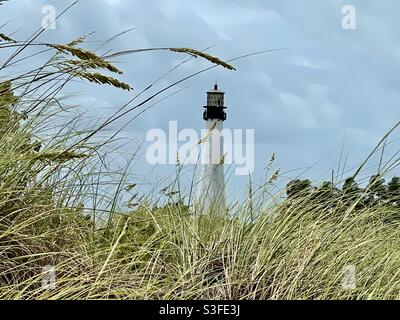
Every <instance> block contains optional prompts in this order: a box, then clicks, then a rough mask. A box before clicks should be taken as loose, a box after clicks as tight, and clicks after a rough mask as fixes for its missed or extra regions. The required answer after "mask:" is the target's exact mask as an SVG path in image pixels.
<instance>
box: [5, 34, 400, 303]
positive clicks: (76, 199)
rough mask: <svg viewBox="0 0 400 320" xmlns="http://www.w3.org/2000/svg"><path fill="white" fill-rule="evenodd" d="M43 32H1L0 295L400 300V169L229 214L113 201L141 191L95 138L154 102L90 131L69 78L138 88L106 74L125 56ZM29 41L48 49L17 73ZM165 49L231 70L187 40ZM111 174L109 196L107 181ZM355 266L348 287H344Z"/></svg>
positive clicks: (296, 189)
mask: <svg viewBox="0 0 400 320" xmlns="http://www.w3.org/2000/svg"><path fill="white" fill-rule="evenodd" d="M40 32H41V31H39V32H38V33H35V34H34V35H33V36H32V38H31V39H30V40H28V41H17V40H13V39H11V37H10V36H6V35H1V36H0V38H1V39H2V41H1V42H0V52H2V51H4V50H9V49H10V48H11V49H13V50H15V51H13V53H12V54H11V55H10V56H9V57H8V58H7V59H5V60H4V61H3V62H2V64H1V66H0V72H1V81H0V82H1V84H0V93H1V94H0V150H1V153H0V298H1V299H398V298H400V297H399V294H400V275H399V273H400V271H399V268H398V266H399V265H400V249H399V239H400V238H399V230H400V229H399V225H398V224H399V221H400V220H399V219H398V213H399V208H398V200H397V199H398V196H399V184H400V181H399V178H393V179H392V180H391V181H390V183H389V184H388V185H385V184H384V183H383V180H382V179H383V175H382V174H380V175H377V176H374V177H373V178H371V181H370V183H369V184H368V186H367V187H365V188H359V187H358V186H357V184H356V183H355V177H353V178H350V179H347V180H346V181H345V182H344V184H343V186H342V187H341V188H339V187H338V186H335V185H333V184H332V183H330V182H326V183H323V184H322V185H321V186H320V187H318V188H314V187H312V185H311V183H310V182H309V181H307V180H303V181H301V180H297V181H293V182H292V183H290V184H289V185H288V187H287V196H288V197H287V199H286V200H285V201H283V202H281V203H278V204H275V205H273V206H271V205H270V206H268V205H267V203H263V206H258V207H255V206H253V205H252V206H245V205H243V206H242V207H239V208H237V209H235V211H234V212H232V213H231V216H230V217H217V216H213V215H210V216H199V217H194V216H191V215H190V213H189V210H188V207H187V206H185V205H184V204H183V203H182V202H181V201H171V203H170V204H165V206H163V207H161V208H157V207H156V206H154V205H153V204H151V203H149V202H148V201H144V200H138V201H137V203H136V207H135V208H136V209H134V210H133V209H132V210H133V211H131V212H123V211H121V210H119V206H118V199H120V197H121V194H122V193H128V194H129V193H130V192H131V191H132V189H134V188H135V186H134V185H132V184H131V183H129V181H125V179H124V178H125V174H124V173H123V174H122V177H119V176H118V173H114V172H112V171H110V170H109V168H108V165H107V161H106V154H107V151H108V149H107V148H108V147H109V142H110V141H111V140H110V139H108V138H107V139H106V141H105V142H98V140H95V141H94V140H93V138H94V137H96V136H97V135H99V133H101V132H103V130H104V129H105V128H106V127H107V126H108V125H109V124H110V123H112V122H113V121H115V120H116V119H118V118H120V117H121V116H123V115H125V114H126V113H127V112H129V110H132V109H134V108H139V107H141V106H142V105H144V104H145V103H146V102H148V101H149V99H145V100H143V101H142V102H139V103H137V104H136V105H135V106H130V105H129V104H127V105H126V106H123V107H122V108H121V109H120V110H118V111H117V112H116V113H115V114H113V115H112V116H111V117H109V118H108V119H107V120H106V121H105V122H103V123H101V124H100V125H98V126H96V127H94V128H93V129H91V130H88V129H86V130H82V129H81V127H80V122H79V121H80V119H81V118H79V117H75V116H73V113H72V111H73V108H72V107H68V106H66V105H64V104H63V103H62V100H61V99H60V94H61V92H62V89H63V88H64V87H65V85H66V84H68V83H69V82H70V81H72V80H73V79H81V80H84V81H90V82H95V83H99V84H102V85H104V84H107V85H111V86H114V87H116V88H119V89H123V90H131V89H132V88H131V86H130V85H129V84H126V83H124V82H122V81H120V80H117V79H116V78H114V77H111V76H109V75H108V74H109V73H111V74H116V75H120V74H121V71H120V70H119V69H118V68H116V67H115V66H114V65H113V64H112V63H111V62H110V60H109V58H112V57H113V56H117V54H115V55H111V56H109V57H108V58H107V57H104V56H100V55H98V54H96V53H95V52H92V51H87V50H84V49H82V48H80V47H79V46H80V45H81V44H83V43H84V40H85V38H84V37H83V38H79V39H76V40H74V41H72V42H71V43H69V44H64V45H58V44H48V43H39V42H36V39H37V37H38V35H39V34H40ZM33 44H34V47H35V48H37V49H38V50H44V52H45V53H49V52H51V56H50V58H49V59H47V60H46V61H45V62H44V63H43V64H42V65H41V66H40V67H38V68H35V69H33V70H30V71H28V72H27V71H26V70H24V71H22V72H20V73H19V74H17V75H15V72H9V70H11V68H12V67H13V66H15V64H16V63H18V62H19V61H22V60H23V59H24V60H26V59H29V58H30V57H31V56H32V53H27V54H25V55H24V52H26V50H27V49H29V48H31V47H32V46H33ZM149 50H150V49H149ZM151 50H152V49H151ZM159 50H166V48H159ZM168 50H170V51H174V52H175V53H187V54H190V55H192V56H195V57H200V58H205V59H207V60H209V61H211V62H212V63H216V64H217V65H221V66H223V67H227V68H228V69H232V68H233V67H231V66H230V65H229V64H227V63H226V62H222V61H221V60H220V59H218V58H215V57H211V56H209V55H207V54H204V53H200V52H198V51H196V50H193V49H183V48H175V49H174V48H170V49H168ZM139 51H143V49H141V50H136V51H134V52H139ZM131 53H132V51H131ZM228 66H229V67H228ZM14 71H15V70H14ZM101 72H105V74H104V73H101ZM7 74H8V76H7ZM11 74H12V75H11ZM154 96H155V95H153V96H152V97H154ZM60 114H62V115H64V116H65V118H64V119H63V121H62V124H61V125H58V124H57V122H56V121H54V120H55V119H58V118H59V117H60ZM66 120H68V121H66ZM109 175H111V176H114V183H116V185H117V187H116V188H114V191H115V193H114V194H113V195H112V196H110V194H109V192H108V191H109V190H104V189H103V187H104V186H103V185H101V184H100V182H99V181H102V178H104V176H109ZM275 179H276V177H274V180H275ZM108 184H111V183H108ZM266 189H267V186H265V188H262V190H263V194H262V196H260V197H261V198H262V199H264V198H263V197H264V196H265V195H267V194H268V192H267V191H268V190H266ZM250 196H251V198H252V201H253V202H254V203H255V202H256V199H255V198H254V197H253V195H252V194H251V195H250ZM250 196H249V197H250ZM171 197H173V195H171ZM131 199H136V195H135V194H133V195H132V197H131ZM171 199H172V198H171ZM273 200H274V199H272V198H271V199H270V201H271V202H272V201H273ZM104 203H105V205H104ZM250 207H251V210H250ZM253 211H256V215H254V212H253ZM104 217H106V218H107V219H104ZM48 266H52V267H53V268H54V270H55V271H56V273H55V274H56V279H55V280H56V283H55V286H54V287H51V288H49V287H46V286H43V278H44V274H43V270H46V268H47V267H48ZM348 266H354V268H355V275H354V279H355V285H354V286H353V285H349V286H348V285H344V284H343V270H347V269H346V268H347V267H348Z"/></svg>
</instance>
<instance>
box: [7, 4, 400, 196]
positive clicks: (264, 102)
mask: <svg viewBox="0 0 400 320" xmlns="http://www.w3.org/2000/svg"><path fill="white" fill-rule="evenodd" d="M71 3H72V1H67V0H57V1H51V0H11V1H10V2H9V3H7V4H6V5H4V6H2V7H1V8H0V13H1V20H2V21H3V22H5V21H8V23H7V24H6V25H5V26H4V27H3V28H2V32H4V33H8V34H9V33H13V37H14V38H17V39H18V40H20V39H24V38H26V37H27V36H28V35H30V34H31V33H32V31H33V30H35V29H36V28H38V27H40V25H41V21H42V19H43V17H44V13H43V12H42V9H43V7H44V6H46V5H51V6H54V8H55V9H56V11H57V13H60V12H61V11H62V10H63V9H64V8H65V7H67V6H68V5H69V4H71ZM346 5H352V6H353V7H354V9H355V18H356V20H355V26H354V27H355V28H351V29H346V28H343V24H342V22H343V18H344V17H345V15H346V14H345V13H343V12H342V9H343V7H344V6H346ZM399 14H400V3H399V2H398V1H395V0H386V1H378V0H370V1H361V0H359V1H356V0H354V1H347V0H346V1H342V0H325V1H320V0H301V1H288V0H276V1H275V0H269V1H264V0H247V1H243V0H242V1H237V0H229V1H228V0H226V1H225V0H218V1H215V0H213V1H211V0H202V1H191V0H188V1H182V0H163V1H161V0H154V1H144V0H141V1H139V0H129V1H128V0H82V1H80V3H78V4H77V5H76V6H74V7H73V8H72V9H71V10H70V11H69V12H68V13H66V14H65V15H64V16H63V17H62V18H61V19H60V20H58V21H57V24H56V27H55V29H50V30H47V31H46V32H45V33H44V34H43V35H42V38H41V40H43V41H48V42H57V43H67V42H69V41H71V40H72V39H74V38H77V37H79V36H81V35H84V34H88V33H90V32H92V31H95V34H93V35H91V36H90V38H88V43H87V44H86V48H89V49H93V48H95V47H96V46H98V45H99V42H90V41H100V42H101V41H103V40H106V39H108V38H110V37H112V36H114V35H116V34H118V33H120V32H122V31H124V30H128V29H130V28H134V29H133V30H131V31H130V32H128V33H126V34H123V35H121V36H119V37H118V38H116V39H114V40H113V41H112V42H110V43H108V44H106V45H105V46H104V47H102V48H101V50H102V52H106V51H107V50H112V51H113V52H117V51H123V50H130V49H137V48H153V47H190V48H195V49H198V50H205V49H206V48H208V49H207V53H209V54H212V55H215V56H218V57H219V58H221V59H223V60H229V59H232V58H235V57H238V56H241V55H245V54H249V53H254V52H259V51H263V50H271V49H282V50H279V51H274V52H268V53H263V54H259V55H255V56H251V57H247V58H244V59H240V60H237V61H234V62H232V64H233V65H234V66H235V68H236V69H237V70H236V71H229V70H226V69H224V68H222V67H217V68H214V69H212V70H210V71H207V72H204V73H202V74H200V75H198V76H196V77H193V78H190V79H189V80H187V81H185V82H183V83H181V84H179V85H178V86H176V87H174V88H173V89H172V90H170V91H167V92H166V93H165V94H164V95H161V96H160V98H163V97H166V99H164V100H162V101H161V102H159V103H157V104H156V105H154V106H153V107H151V108H150V109H149V110H147V111H146V112H144V113H143V114H142V115H140V116H139V117H138V118H137V119H135V120H134V121H132V122H131V123H129V124H128V125H127V126H126V128H125V129H124V130H123V132H122V133H121V136H122V137H124V138H127V139H133V140H135V141H136V144H140V145H142V147H141V149H140V150H137V149H136V146H135V144H134V143H132V144H126V145H124V147H123V148H126V152H127V153H128V152H132V153H137V155H138V156H139V160H138V161H137V163H135V165H134V166H133V168H132V170H133V174H135V175H137V176H138V179H139V180H141V182H142V183H143V184H147V186H151V185H153V186H154V185H155V181H161V182H163V181H162V180H165V177H167V176H168V177H171V176H173V175H174V172H175V167H174V166H173V165H158V166H156V167H153V166H151V165H149V164H148V163H146V161H145V157H144V154H145V150H146V143H144V144H142V142H143V141H144V139H145V136H146V133H147V132H148V131H149V130H151V129H154V128H161V129H166V128H168V122H169V121H171V120H176V121H177V123H178V128H179V129H184V128H193V129H196V130H200V129H201V128H202V127H203V120H202V112H203V110H202V109H203V108H202V106H203V105H205V99H206V91H208V90H209V89H211V88H212V86H213V84H214V82H215V81H218V84H219V86H220V88H221V90H223V91H224V92H226V97H225V100H226V102H225V104H226V106H227V113H228V119H227V121H226V122H225V124H224V125H225V127H227V128H231V129H243V130H245V129H254V132H255V159H254V160H255V170H254V172H253V177H252V179H253V181H259V182H260V183H261V182H262V181H263V179H264V178H265V174H266V172H265V171H266V170H265V167H266V166H267V163H268V160H269V158H270V157H271V155H272V154H273V153H275V154H276V159H275V162H274V164H273V169H274V170H276V169H278V168H279V169H280V170H281V173H282V177H281V178H282V181H287V180H288V179H292V178H296V177H298V176H303V177H307V178H310V179H311V180H313V181H316V182H318V181H322V180H323V179H330V175H331V170H335V172H337V171H338V170H337V169H338V165H339V161H340V158H341V155H342V165H343V162H344V161H343V158H345V159H346V163H345V166H346V169H349V170H350V169H351V168H354V167H355V166H356V165H357V164H360V163H361V162H362V161H363V160H364V159H365V158H366V157H367V156H368V154H369V152H370V151H371V150H372V149H373V148H374V146H375V145H376V143H377V142H378V141H379V140H380V139H381V137H382V136H383V135H384V134H385V133H386V132H387V131H388V130H389V129H390V128H391V127H392V126H393V125H394V124H395V123H396V122H397V121H398V120H399V115H400V109H399V107H400V90H399V89H400V82H399V81H397V78H398V77H399V74H400V34H399V33H400V28H398V22H397V21H398V16H399ZM38 59H40V58H39V57H38ZM185 59H187V56H184V55H182V54H178V53H172V52H144V53H139V54H134V55H129V56H121V57H119V58H117V59H115V60H114V62H115V63H116V65H118V67H119V68H120V69H122V70H124V75H123V76H122V78H121V79H122V80H124V81H126V82H129V83H130V84H131V85H132V86H133V88H134V89H135V90H134V92H131V93H127V92H121V91H119V90H116V89H114V88H104V87H99V86H93V85H87V84H84V85H83V84H81V85H79V86H78V85H76V84H75V85H72V87H71V88H69V90H70V92H75V93H77V92H79V95H80V96H81V97H84V100H85V101H86V102H87V103H88V105H90V106H91V108H92V109H90V110H91V111H90V112H89V113H90V116H91V117H94V118H96V117H98V118H101V117H103V116H105V115H106V114H107V112H112V111H113V110H115V109H116V108H118V107H119V106H120V105H121V104H123V103H124V102H125V101H127V100H128V99H130V98H131V97H132V96H133V95H135V94H136V93H137V92H139V91H140V90H142V89H143V88H145V87H146V86H147V85H148V84H149V83H151V82H153V81H154V80H156V79H157V78H159V77H160V76H161V75H163V74H164V73H166V72H168V71H169V70H170V69H171V68H173V67H174V66H176V65H177V64H179V63H180V62H182V61H183V60H185ZM208 66H210V63H209V62H207V61H204V60H201V59H191V60H190V61H188V62H187V63H184V64H183V65H181V66H180V67H179V68H178V69H176V70H175V71H174V72H173V73H171V74H169V75H168V76H166V77H165V78H163V79H162V80H160V81H159V82H158V83H157V85H156V86H155V87H154V89H152V90H153V91H151V90H150V91H151V92H152V93H154V92H156V91H157V90H159V89H162V88H163V87H165V86H167V85H168V84H170V83H172V82H173V81H176V80H179V79H181V78H182V77H184V76H187V75H190V74H192V73H194V72H197V71H199V70H201V69H203V68H206V67H208ZM177 90H179V92H177V93H175V94H172V95H171V96H168V95H169V94H171V93H173V92H175V91H177ZM150 91H149V92H147V93H146V94H150ZM144 96H146V95H144ZM167 96H168V97H167ZM134 115H135V114H129V115H127V116H126V117H125V118H124V119H122V120H121V121H120V122H118V123H116V124H114V125H115V128H118V126H122V125H123V124H124V123H126V121H129V120H130V119H131V118H132V117H133V116H134ZM394 138H396V137H394ZM392 149H393V150H391V148H388V150H387V151H386V152H387V156H388V157H389V156H390V152H391V151H395V150H396V149H395V146H394V145H392ZM372 165H373V163H372ZM190 170H191V169H188V171H189V172H190ZM230 172H232V170H231V171H230ZM247 179H248V178H247V177H239V176H235V175H234V174H232V173H231V174H230V177H229V179H228V180H229V182H228V190H232V192H233V191H236V192H238V190H241V188H243V187H245V185H246V183H247ZM161 185H162V183H161Z"/></svg>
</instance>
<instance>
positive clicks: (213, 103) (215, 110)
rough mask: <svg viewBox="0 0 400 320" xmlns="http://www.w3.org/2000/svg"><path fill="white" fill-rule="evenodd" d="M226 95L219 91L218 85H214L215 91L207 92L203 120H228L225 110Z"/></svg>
mask: <svg viewBox="0 0 400 320" xmlns="http://www.w3.org/2000/svg"><path fill="white" fill-rule="evenodd" d="M224 95H225V92H222V91H220V90H219V89H218V85H217V84H215V85H214V89H213V90H211V91H208V92H207V105H206V106H205V107H204V108H205V109H206V110H204V113H203V119H204V120H210V119H215V120H222V121H224V120H226V112H225V111H224V109H226V107H224Z"/></svg>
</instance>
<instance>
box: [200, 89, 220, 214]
mask: <svg viewBox="0 0 400 320" xmlns="http://www.w3.org/2000/svg"><path fill="white" fill-rule="evenodd" d="M224 95H225V93H224V92H222V91H220V90H219V89H218V85H217V84H215V85H214V89H213V90H211V91H208V92H207V105H206V106H205V107H204V108H205V110H204V113H203V119H204V121H205V129H206V130H204V134H203V137H202V140H201V144H202V155H201V163H202V165H203V168H202V174H201V179H200V188H199V194H198V199H197V204H198V206H197V208H196V211H197V212H198V213H200V214H216V215H223V214H225V212H226V200H225V178H224V150H223V149H224V148H223V145H224V143H223V135H222V129H223V122H224V121H225V120H226V113H225V109H226V107H224Z"/></svg>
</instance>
